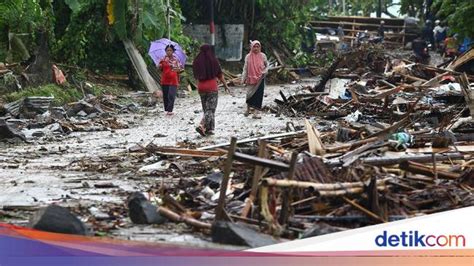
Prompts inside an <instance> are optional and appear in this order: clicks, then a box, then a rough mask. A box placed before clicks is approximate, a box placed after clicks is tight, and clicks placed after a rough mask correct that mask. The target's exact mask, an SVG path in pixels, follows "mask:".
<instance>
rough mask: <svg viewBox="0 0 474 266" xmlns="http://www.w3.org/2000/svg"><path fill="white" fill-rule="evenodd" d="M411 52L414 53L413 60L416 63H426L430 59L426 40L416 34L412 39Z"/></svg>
mask: <svg viewBox="0 0 474 266" xmlns="http://www.w3.org/2000/svg"><path fill="white" fill-rule="evenodd" d="M412 48H413V53H414V54H415V61H416V62H417V63H422V64H428V63H429V59H430V54H429V52H428V46H427V45H426V41H425V40H423V39H422V38H421V36H418V37H417V38H416V39H415V40H413V47H412Z"/></svg>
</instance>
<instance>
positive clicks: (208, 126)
mask: <svg viewBox="0 0 474 266" xmlns="http://www.w3.org/2000/svg"><path fill="white" fill-rule="evenodd" d="M193 75H194V78H196V80H198V91H199V95H200V96H201V104H202V110H203V111H204V117H203V118H202V120H201V123H200V125H199V126H198V127H197V128H196V131H197V132H198V133H199V134H201V136H208V135H214V128H215V113H216V108H217V98H218V90H217V88H218V87H217V79H219V80H220V81H221V82H222V83H223V84H224V87H225V89H226V91H227V92H229V87H228V86H227V82H226V81H225V79H224V75H223V73H222V69H221V66H220V64H219V61H218V60H217V58H216V56H215V55H214V52H213V51H212V47H211V46H210V45H209V44H204V45H202V46H201V48H200V49H199V54H198V55H197V56H196V58H195V59H194V61H193Z"/></svg>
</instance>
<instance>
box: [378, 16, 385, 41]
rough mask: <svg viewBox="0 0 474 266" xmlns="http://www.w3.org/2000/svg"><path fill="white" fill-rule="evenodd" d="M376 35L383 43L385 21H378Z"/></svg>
mask: <svg viewBox="0 0 474 266" xmlns="http://www.w3.org/2000/svg"><path fill="white" fill-rule="evenodd" d="M377 33H378V35H379V37H380V38H382V39H381V41H382V42H383V39H384V38H385V21H383V20H381V21H380V26H379V29H378V31H377Z"/></svg>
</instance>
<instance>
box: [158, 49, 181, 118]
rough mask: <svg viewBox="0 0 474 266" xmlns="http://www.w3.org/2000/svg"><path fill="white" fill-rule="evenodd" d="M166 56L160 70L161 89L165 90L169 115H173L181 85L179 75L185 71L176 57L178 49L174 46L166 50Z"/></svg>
mask: <svg viewBox="0 0 474 266" xmlns="http://www.w3.org/2000/svg"><path fill="white" fill-rule="evenodd" d="M165 51H166V56H165V57H164V58H163V59H161V61H160V63H159V66H158V67H159V69H160V70H161V71H162V74H161V88H162V89H163V103H164V105H165V112H166V114H167V115H173V108H174V100H175V98H176V89H177V88H178V85H179V73H180V72H182V71H183V68H182V66H181V63H180V62H179V60H178V58H177V57H176V56H175V55H174V52H175V51H176V49H175V48H174V46H173V45H172V44H169V45H167V46H166V48H165Z"/></svg>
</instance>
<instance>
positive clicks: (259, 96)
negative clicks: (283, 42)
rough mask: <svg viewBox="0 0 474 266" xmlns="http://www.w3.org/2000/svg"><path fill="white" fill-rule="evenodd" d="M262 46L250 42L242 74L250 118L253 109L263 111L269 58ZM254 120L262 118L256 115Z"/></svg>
mask: <svg viewBox="0 0 474 266" xmlns="http://www.w3.org/2000/svg"><path fill="white" fill-rule="evenodd" d="M261 49H262V45H261V44H260V42H259V41H256V40H255V41H252V42H250V52H249V53H248V54H247V56H245V64H244V69H243V73H242V83H243V84H246V85H247V86H248V88H247V99H246V103H247V111H246V112H245V116H248V115H249V114H250V113H251V112H252V109H257V110H260V109H262V103H263V92H264V89H265V75H266V74H267V73H268V61H267V56H266V55H265V54H264V53H262V50H261ZM254 118H260V117H258V116H257V115H254Z"/></svg>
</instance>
